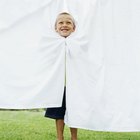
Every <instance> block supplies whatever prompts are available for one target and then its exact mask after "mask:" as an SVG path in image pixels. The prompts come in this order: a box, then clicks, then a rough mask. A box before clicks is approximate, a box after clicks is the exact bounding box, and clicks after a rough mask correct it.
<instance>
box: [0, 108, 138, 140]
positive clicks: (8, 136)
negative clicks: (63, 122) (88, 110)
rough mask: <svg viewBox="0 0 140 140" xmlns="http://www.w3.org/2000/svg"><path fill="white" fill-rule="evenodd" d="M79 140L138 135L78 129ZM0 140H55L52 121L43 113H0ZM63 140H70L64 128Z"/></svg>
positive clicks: (134, 139) (125, 138) (133, 138)
mask: <svg viewBox="0 0 140 140" xmlns="http://www.w3.org/2000/svg"><path fill="white" fill-rule="evenodd" d="M78 137H79V140H140V133H111V132H95V131H88V130H82V129H79V131H78ZM0 140H56V130H55V123H54V120H51V119H47V118H45V117H44V112H43V111H39V112H36V111H0ZM65 140H70V132H69V128H68V127H67V126H66V128H65Z"/></svg>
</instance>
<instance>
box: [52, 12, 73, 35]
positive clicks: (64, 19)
mask: <svg viewBox="0 0 140 140" xmlns="http://www.w3.org/2000/svg"><path fill="white" fill-rule="evenodd" d="M55 30H56V32H58V34H59V35H61V36H62V37H68V36H69V35H70V34H71V33H72V32H74V31H75V25H74V22H73V19H72V17H71V16H70V15H68V14H61V15H58V17H57V20H56V25H55Z"/></svg>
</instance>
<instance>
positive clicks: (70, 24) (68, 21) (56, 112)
mask: <svg viewBox="0 0 140 140" xmlns="http://www.w3.org/2000/svg"><path fill="white" fill-rule="evenodd" d="M55 31H56V32H57V33H58V34H59V35H60V36H62V37H65V38H66V37H68V36H69V35H70V34H71V33H72V32H74V31H75V21H74V19H73V17H72V16H71V15H70V14H69V13H60V14H59V15H58V16H57V19H56V23H55ZM65 91H66V88H64V97H63V103H62V107H58V108H48V109H47V111H46V114H45V117H49V118H52V119H55V120H56V129H57V139H58V140H64V138H63V132H64V126H65V124H64V115H65V110H66V103H65ZM70 131H71V140H77V128H70Z"/></svg>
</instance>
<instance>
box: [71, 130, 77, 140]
mask: <svg viewBox="0 0 140 140" xmlns="http://www.w3.org/2000/svg"><path fill="white" fill-rule="evenodd" d="M70 131H71V140H77V131H78V130H77V128H70Z"/></svg>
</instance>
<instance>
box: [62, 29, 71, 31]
mask: <svg viewBox="0 0 140 140" xmlns="http://www.w3.org/2000/svg"><path fill="white" fill-rule="evenodd" d="M61 31H69V29H61Z"/></svg>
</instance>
